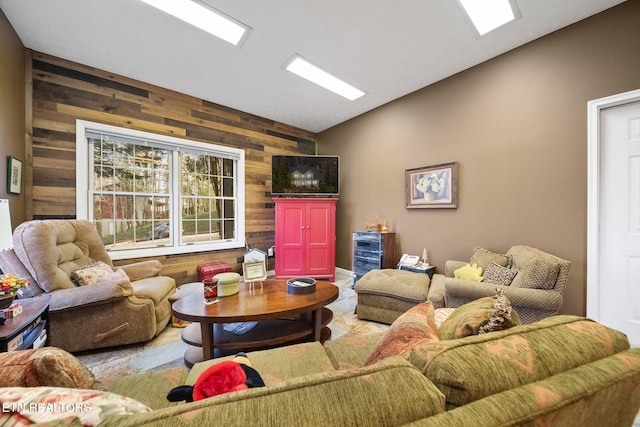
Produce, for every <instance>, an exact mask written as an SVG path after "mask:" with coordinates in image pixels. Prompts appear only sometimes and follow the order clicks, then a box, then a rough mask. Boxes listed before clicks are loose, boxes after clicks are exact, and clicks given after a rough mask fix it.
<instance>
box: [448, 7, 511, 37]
mask: <svg viewBox="0 0 640 427" xmlns="http://www.w3.org/2000/svg"><path fill="white" fill-rule="evenodd" d="M458 1H459V2H460V5H461V6H462V8H463V9H464V11H465V12H466V13H467V15H468V16H469V19H470V20H471V22H472V23H473V25H474V26H475V28H476V30H477V31H478V34H480V35H481V36H482V35H485V34H487V33H488V32H490V31H493V30H495V29H496V28H498V27H501V26H503V25H504V24H506V23H508V22H511V21H513V20H514V19H516V12H515V10H514V7H513V5H512V4H511V1H509V0H458Z"/></svg>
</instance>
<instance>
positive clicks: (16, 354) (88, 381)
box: [0, 347, 95, 388]
mask: <svg viewBox="0 0 640 427" xmlns="http://www.w3.org/2000/svg"><path fill="white" fill-rule="evenodd" d="M94 380H95V377H94V375H93V373H91V371H90V370H89V369H87V367H86V366H84V365H83V364H82V363H80V361H79V360H78V359H77V358H76V357H75V356H73V355H72V354H70V353H68V352H66V351H64V350H62V349H60V348H56V347H43V348H38V349H31V350H20V351H11V352H8V353H0V387H16V386H19V387H37V386H50V387H71V388H90V387H91V386H93V383H94Z"/></svg>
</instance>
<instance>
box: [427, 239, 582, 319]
mask: <svg viewBox="0 0 640 427" xmlns="http://www.w3.org/2000/svg"><path fill="white" fill-rule="evenodd" d="M506 255H507V256H508V257H509V258H510V264H511V265H510V266H509V269H511V270H514V271H517V274H516V275H515V278H514V279H513V282H512V283H511V284H510V285H509V286H502V285H496V284H493V283H486V282H484V281H483V282H476V281H471V280H463V279H456V278H454V272H455V270H457V269H458V268H460V267H463V266H464V265H466V264H468V263H469V262H470V261H474V260H473V257H472V259H471V260H470V261H454V260H449V261H447V262H446V263H445V274H444V275H441V274H436V275H434V277H433V279H432V281H431V286H430V288H429V297H428V299H429V300H431V301H432V302H433V303H434V305H435V307H436V308H437V307H460V306H461V305H464V304H467V303H469V302H471V301H474V300H477V299H479V298H483V297H487V296H493V295H495V294H496V289H503V290H504V294H505V295H506V296H507V298H509V300H510V301H511V305H512V306H513V308H514V309H515V310H516V311H517V312H518V314H519V316H520V320H521V321H522V323H533V322H537V321H538V320H542V319H544V318H546V317H549V316H554V315H556V314H558V311H559V310H560V307H562V302H563V296H564V291H565V288H566V285H567V280H568V278H569V270H570V269H571V262H570V261H567V260H564V259H562V258H558V257H557V256H555V255H551V254H549V253H547V252H544V251H542V250H540V249H537V248H533V247H531V246H526V245H518V246H512V247H511V248H510V249H509V250H508V251H507V253H506Z"/></svg>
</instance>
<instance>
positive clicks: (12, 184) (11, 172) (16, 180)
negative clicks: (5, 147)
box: [7, 156, 22, 194]
mask: <svg viewBox="0 0 640 427" xmlns="http://www.w3.org/2000/svg"><path fill="white" fill-rule="evenodd" d="M7 193H11V194H20V193H22V161H21V160H18V159H16V158H15V157H13V156H9V157H8V159H7Z"/></svg>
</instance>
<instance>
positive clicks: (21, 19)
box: [0, 0, 623, 132]
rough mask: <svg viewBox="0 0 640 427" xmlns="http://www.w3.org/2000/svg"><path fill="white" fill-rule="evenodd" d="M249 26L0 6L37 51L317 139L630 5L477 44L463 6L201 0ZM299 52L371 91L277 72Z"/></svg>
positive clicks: (125, 0)
mask: <svg viewBox="0 0 640 427" xmlns="http://www.w3.org/2000/svg"><path fill="white" fill-rule="evenodd" d="M203 1H204V2H206V3H208V4H210V5H211V6H213V7H215V8H216V9H218V10H221V11H223V12H225V13H226V14H228V15H230V16H232V17H234V18H235V19H237V20H239V21H241V22H243V23H244V24H246V25H248V26H250V27H251V28H252V31H251V34H250V35H249V37H248V39H247V40H246V42H245V43H244V44H243V46H242V47H240V48H237V47H234V46H232V45H230V44H228V43H226V42H224V41H222V40H219V39H217V38H215V37H214V36H211V35H209V34H207V33H205V32H203V31H201V30H198V29H196V28H194V27H191V26H189V25H187V24H185V23H183V22H181V21H178V20H177V19H175V18H172V17H170V16H168V15H166V14H164V13H162V12H160V11H158V10H156V9H154V8H152V7H150V6H148V5H146V4H145V3H142V2H141V1H139V0H0V8H1V9H2V11H3V12H4V14H5V15H6V16H7V18H8V19H9V22H10V23H11V25H12V26H13V27H14V29H15V31H16V32H17V33H18V36H19V37H20V39H21V40H22V42H23V44H24V45H25V46H26V47H28V48H30V49H33V50H35V51H39V52H43V53H47V54H50V55H54V56H57V57H60V58H64V59H68V60H72V61H75V62H79V63H81V64H85V65H89V66H92V67H96V68H99V69H102V70H105V71H109V72H112V73H116V74H120V75H124V76H127V77H131V78H134V79H138V80H142V81H144V82H147V83H151V84H154V85H158V86H161V87H165V88H168V89H172V90H175V91H178V92H182V93H185V94H188V95H192V96H195V97H198V98H201V99H205V100H208V101H211V102H214V103H217V104H221V105H225V106H228V107H232V108H235V109H238V110H241V111H245V112H248V113H251V114H255V115H257V116H261V117H265V118H268V119H272V120H275V121H279V122H283V123H286V124H290V125H293V126H297V127H300V128H302V129H306V130H309V131H313V132H320V131H322V130H325V129H327V128H330V127H332V126H335V125H337V124H339V123H342V122H344V121H346V120H348V119H350V118H353V117H355V116H358V115H360V114H362V113H365V112H367V111H370V110H372V109H374V108H376V107H378V106H380V105H383V104H385V103H387V102H389V101H392V100H394V99H397V98H399V97H401V96H403V95H406V94H408V93H411V92H414V91H416V90H418V89H420V88H423V87H425V86H428V85H430V84H432V83H434V82H437V81H439V80H441V79H443V78H446V77H448V76H451V75H453V74H455V73H458V72H460V71H462V70H465V69H467V68H470V67H472V66H474V65H476V64H479V63H481V62H484V61H486V60H488V59H490V58H493V57H495V56H497V55H500V54H502V53H504V52H507V51H509V50H511V49H514V48H516V47H518V46H520V45H522V44H525V43H527V42H529V41H532V40H534V39H537V38H539V37H541V36H544V35H545V34H548V33H550V32H553V31H555V30H558V29H560V28H562V27H565V26H567V25H570V24H572V23H574V22H577V21H579V20H581V19H584V18H586V17H589V16H591V15H594V14H596V13H598V12H601V11H603V10H605V9H608V8H610V7H612V6H614V5H616V4H619V3H622V2H623V0H561V1H558V0H517V1H516V3H517V6H518V8H519V11H520V15H521V18H520V19H519V20H517V21H515V22H512V23H510V24H507V25H506V26H504V27H502V28H500V29H498V30H496V31H494V32H492V33H489V34H488V35H485V36H484V37H483V38H478V37H477V35H476V33H475V32H474V30H473V29H472V28H471V26H470V24H469V21H468V20H467V18H466V17H465V15H464V14H463V12H462V10H461V8H460V6H459V4H458V2H457V1H456V0H272V1H265V0H243V1H238V0H203ZM295 53H299V54H300V55H302V56H304V57H306V58H307V59H309V60H311V61H313V62H315V63H316V64H318V65H320V66H322V67H323V68H324V69H326V70H328V71H329V72H331V73H333V74H334V75H336V76H338V77H340V78H343V79H344V80H346V81H348V82H349V83H350V84H352V85H354V86H356V87H357V88H359V89H361V90H363V91H365V92H366V93H367V94H366V95H365V96H363V97H362V98H360V99H358V100H356V101H348V100H345V99H343V98H341V97H340V96H338V95H335V94H333V93H332V92H328V91H326V90H324V89H322V88H320V87H318V86H316V85H314V84H312V83H309V82H307V81H305V80H303V79H301V78H300V77H297V76H295V75H293V74H291V73H289V72H287V71H285V70H284V69H283V68H282V65H283V64H284V63H285V62H286V61H287V60H288V59H289V58H291V56H293V54H295Z"/></svg>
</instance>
